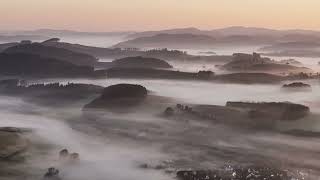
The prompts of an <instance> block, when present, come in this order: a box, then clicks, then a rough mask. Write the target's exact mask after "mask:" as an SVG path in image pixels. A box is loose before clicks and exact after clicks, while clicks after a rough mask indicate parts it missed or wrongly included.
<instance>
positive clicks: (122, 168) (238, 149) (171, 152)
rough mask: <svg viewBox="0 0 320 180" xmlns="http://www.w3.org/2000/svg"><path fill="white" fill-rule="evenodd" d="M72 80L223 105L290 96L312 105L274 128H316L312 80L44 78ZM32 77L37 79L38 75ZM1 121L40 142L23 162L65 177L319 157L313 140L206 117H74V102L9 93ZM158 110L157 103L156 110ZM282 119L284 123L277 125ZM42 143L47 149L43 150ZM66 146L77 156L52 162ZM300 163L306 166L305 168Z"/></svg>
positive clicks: (306, 161)
mask: <svg viewBox="0 0 320 180" xmlns="http://www.w3.org/2000/svg"><path fill="white" fill-rule="evenodd" d="M57 81H60V82H62V83H67V82H78V83H91V84H97V85H102V86H109V85H112V84H118V83H133V84H141V85H143V86H145V87H147V88H148V89H149V90H150V91H152V92H153V94H156V95H159V96H166V97H171V98H173V99H175V101H179V102H184V103H190V104H213V105H224V104H225V103H226V101H238V100H243V101H292V102H295V103H302V104H306V105H308V106H310V107H311V111H312V112H313V115H312V116H310V117H308V118H307V119H303V120H301V121H298V122H295V123H288V124H279V128H294V129H296V128H299V129H307V130H313V131H320V124H319V122H318V121H317V119H318V118H319V116H318V115H317V113H320V106H319V105H320V102H319V100H320V95H319V94H318V93H317V92H319V90H320V87H319V83H318V81H310V82H309V83H310V84H311V85H312V89H313V91H312V92H297V93H288V92H284V91H282V90H281V85H280V84H278V85H237V84H215V83H209V82H195V81H173V80H134V79H132V80H124V79H122V80H121V79H106V80H88V79H74V80H70V79H62V80H61V79H60V80H58V79H55V80H45V82H57ZM38 82H39V81H38ZM0 107H3V108H1V110H0V113H1V117H2V119H3V120H2V121H1V122H0V126H15V127H29V128H32V129H34V132H35V133H34V134H33V135H32V136H33V138H32V141H34V142H33V143H35V144H42V145H41V146H40V145H39V146H40V147H42V148H38V149H36V150H34V151H32V152H33V153H34V154H31V157H32V158H31V159H30V160H28V161H27V164H26V165H25V166H24V167H25V168H26V169H28V170H30V171H34V172H33V173H34V174H35V176H38V177H39V176H40V177H41V175H42V174H43V173H44V172H45V168H48V167H50V166H55V167H58V168H59V169H60V171H61V174H62V176H63V178H64V179H67V180H87V179H91V180H100V179H101V180H102V179H105V178H106V177H108V178H111V179H120V180H122V179H123V180H129V179H130V180H135V179H136V180H140V179H155V180H157V179H159V180H162V179H172V178H173V177H172V176H173V175H172V174H170V175H168V174H164V172H163V171H154V170H143V169H141V168H139V165H141V164H144V163H148V164H153V165H155V166H156V165H159V164H161V162H166V163H167V164H169V166H170V167H172V168H178V169H179V168H184V169H188V168H193V169H211V168H217V167H221V166H224V165H228V163H240V164H244V165H245V164H247V163H256V162H259V163H261V162H262V163H265V164H275V165H276V166H280V167H281V168H284V169H286V168H287V167H291V168H296V169H298V170H301V172H302V173H309V174H317V173H318V172H319V169H318V167H319V166H320V159H319V158H316V157H317V156H318V151H317V149H319V148H320V141H319V140H318V139H313V138H310V139H303V138H295V137H290V136H287V135H281V134H278V133H273V132H250V131H243V130H235V129H233V128H230V127H225V126H224V125H215V124H212V123H208V122H197V121H190V122H188V123H186V122H185V121H169V120H165V119H162V118H160V117H157V116H156V115H154V114H148V113H147V112H144V113H139V114H137V113H135V114H125V115H114V114H108V115H106V116H104V117H100V118H96V119H90V118H89V119H83V118H82V117H80V113H81V110H80V107H79V108H78V109H77V108H70V109H59V108H57V109H46V108H43V107H42V108H41V107H37V106H30V105H29V104H27V103H24V102H22V101H21V100H19V99H16V98H9V99H8V98H4V97H2V98H0ZM158 111H159V113H160V112H162V111H163V110H162V109H159V110H158ZM284 126H285V127H284ZM43 144H45V145H46V146H45V147H46V148H45V149H43V148H44V147H43V146H44V145H43ZM62 148H68V149H69V150H70V151H72V152H78V153H80V158H81V163H80V164H79V165H76V166H71V167H66V166H64V165H59V163H58V161H57V159H58V155H57V153H58V151H59V150H61V149H62ZM307 169H312V171H309V170H307Z"/></svg>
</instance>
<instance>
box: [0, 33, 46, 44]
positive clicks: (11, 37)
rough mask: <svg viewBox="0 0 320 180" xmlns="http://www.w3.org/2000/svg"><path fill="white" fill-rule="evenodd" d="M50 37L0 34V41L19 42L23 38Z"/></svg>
mask: <svg viewBox="0 0 320 180" xmlns="http://www.w3.org/2000/svg"><path fill="white" fill-rule="evenodd" d="M45 39H48V37H47V36H41V35H0V42H7V43H10V42H18V41H23V40H31V41H43V40H45Z"/></svg>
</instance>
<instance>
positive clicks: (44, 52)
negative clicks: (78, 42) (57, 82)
mask: <svg viewBox="0 0 320 180" xmlns="http://www.w3.org/2000/svg"><path fill="white" fill-rule="evenodd" d="M4 53H8V54H9V53H10V54H11V53H23V54H33V55H38V56H40V57H42V58H51V59H57V60H61V61H65V62H69V63H72V64H75V65H80V66H93V65H94V64H95V63H96V62H97V61H98V60H97V59H96V58H95V57H93V56H91V55H88V54H84V53H80V52H73V51H70V50H68V49H63V48H57V47H53V46H45V45H43V44H41V43H30V44H19V45H17V46H13V47H10V48H8V49H6V50H4Z"/></svg>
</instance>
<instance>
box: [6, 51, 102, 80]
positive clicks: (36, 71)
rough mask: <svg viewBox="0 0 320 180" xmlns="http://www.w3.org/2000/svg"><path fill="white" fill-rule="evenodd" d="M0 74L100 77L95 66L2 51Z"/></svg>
mask: <svg viewBox="0 0 320 180" xmlns="http://www.w3.org/2000/svg"><path fill="white" fill-rule="evenodd" d="M0 74H1V75H7V76H23V77H25V76H31V77H98V76H102V75H103V74H99V71H94V68H93V67H89V66H78V65H74V64H72V63H69V62H64V61H60V60H57V59H52V58H44V57H41V56H39V55H33V54H21V53H13V54H11V53H10V54H7V53H0Z"/></svg>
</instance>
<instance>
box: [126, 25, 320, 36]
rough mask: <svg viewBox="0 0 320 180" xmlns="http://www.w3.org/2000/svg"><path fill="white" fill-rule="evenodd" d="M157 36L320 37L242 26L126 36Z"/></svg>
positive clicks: (165, 31)
mask: <svg viewBox="0 0 320 180" xmlns="http://www.w3.org/2000/svg"><path fill="white" fill-rule="evenodd" d="M157 34H196V35H208V36H213V37H216V38H218V37H223V36H235V35H236V36H284V35H290V34H292V35H312V36H320V31H313V30H299V29H293V30H275V29H268V28H257V27H243V26H232V27H227V28H220V29H213V30H200V29H197V28H192V27H191V28H180V29H167V30H159V31H145V32H138V33H134V34H131V35H129V36H128V38H130V39H134V38H139V37H150V36H155V35H157Z"/></svg>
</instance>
